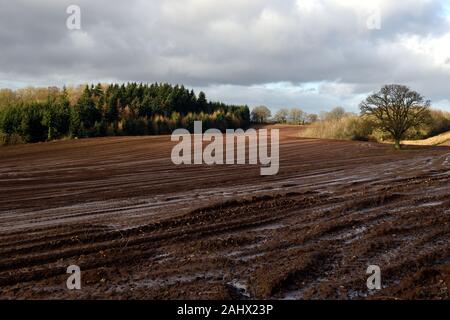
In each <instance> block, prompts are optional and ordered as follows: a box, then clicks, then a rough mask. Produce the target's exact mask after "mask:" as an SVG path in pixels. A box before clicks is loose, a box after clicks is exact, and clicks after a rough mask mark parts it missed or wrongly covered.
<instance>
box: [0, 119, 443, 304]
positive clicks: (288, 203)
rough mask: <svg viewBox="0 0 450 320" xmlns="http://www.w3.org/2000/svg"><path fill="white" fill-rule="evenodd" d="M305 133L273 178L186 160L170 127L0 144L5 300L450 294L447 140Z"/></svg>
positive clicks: (287, 140)
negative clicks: (73, 280) (76, 282)
mask: <svg viewBox="0 0 450 320" xmlns="http://www.w3.org/2000/svg"><path fill="white" fill-rule="evenodd" d="M296 130H297V129H295V128H289V127H286V128H282V129H281V141H280V156H281V159H280V172H279V174H278V175H276V176H260V166H249V165H235V166H227V165H220V166H207V165H195V166H175V165H173V164H172V162H171V160H170V154H171V149H172V147H173V146H174V144H175V143H173V142H170V137H168V136H164V137H113V138H98V139H86V140H78V141H59V142H53V143H45V144H34V145H23V146H13V147H5V148H0V190H1V192H0V298H3V299H4V298H12V299H14V298H33V299H41V298H62V299H76V298H83V299H84V298H106V299H109V298H113V299H127V298H137V299H184V298H187V299H213V298H219V299H248V298H250V299H260V298H262V299H266V298H274V299H367V298H369V299H396V298H407V299H408V298H413V299H422V298H424V299H427V298H433V299H449V298H450V291H449V288H450V184H449V181H450V147H446V146H442V147H409V148H407V149H406V150H404V151H401V152H395V151H393V150H392V147H391V146H389V145H383V144H375V143H366V142H350V141H329V140H314V139H300V138H297V137H296ZM73 264H75V265H78V266H80V268H81V272H82V273H81V281H82V289H81V290H74V291H69V290H67V288H66V280H67V278H68V276H69V275H68V274H66V269H67V267H68V266H69V265H73ZM369 265H378V266H380V268H381V279H382V286H383V289H382V290H379V291H369V290H368V289H367V286H366V280H367V278H368V277H369V275H366V269H367V267H368V266H369Z"/></svg>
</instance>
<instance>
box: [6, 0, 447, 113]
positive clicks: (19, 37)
mask: <svg viewBox="0 0 450 320" xmlns="http://www.w3.org/2000/svg"><path fill="white" fill-rule="evenodd" d="M1 1H2V2H1V8H0V46H1V53H0V80H1V82H0V83H8V82H10V83H21V84H53V83H56V84H62V83H69V84H70V83H80V82H86V81H148V82H151V81H169V82H173V83H184V84H186V85H191V86H196V87H199V88H208V90H210V91H211V92H212V94H213V96H214V97H217V98H218V99H219V98H221V97H224V98H225V99H227V97H228V96H229V92H228V91H227V90H228V89H229V88H233V90H234V93H235V95H236V97H242V100H244V101H242V102H251V101H254V100H257V102H259V101H260V99H255V98H253V97H248V95H249V94H252V93H253V94H257V93H259V94H260V95H261V96H264V97H265V98H266V100H267V101H269V104H271V105H275V104H279V105H282V104H285V103H286V104H288V103H292V101H295V100H296V99H302V98H304V99H305V101H312V102H311V105H314V107H315V106H316V105H320V104H321V102H320V99H322V101H323V104H324V105H325V104H329V103H339V102H342V103H344V104H345V103H349V104H350V103H352V104H353V102H354V101H353V98H352V94H359V93H367V92H368V91H371V90H375V89H377V88H378V87H379V86H380V85H381V84H383V83H391V82H401V83H405V84H410V85H412V86H414V88H415V89H417V90H422V91H423V93H424V94H426V95H430V96H431V98H433V99H436V100H445V99H446V94H447V92H448V91H447V88H445V86H444V83H445V82H447V83H448V79H449V75H450V69H449V67H450V66H449V65H448V63H446V62H447V61H448V59H449V58H450V52H449V49H443V50H444V53H445V52H447V53H448V57H442V50H440V49H439V41H441V42H442V41H444V42H445V41H447V42H448V38H447V37H445V35H446V34H448V32H449V29H448V27H449V22H448V19H447V18H446V16H445V15H444V10H443V8H442V4H443V3H442V2H441V1H433V0H408V1H396V2H394V1H387V0H386V1H373V3H370V4H368V2H363V1H356V0H348V1H344V0H329V1H325V0H322V1H321V0H318V1H312V0H304V1H302V0H299V1H293V0H290V1H275V0H261V1H256V0H249V1H240V0H239V1H238V0H228V1H212V0H170V1H144V0H131V1H126V2H125V1H123V2H119V1H114V2H113V1H106V0H96V1H88V0H80V1H60V0H43V1H32V0H28V1H25V0H20V1H6V0H1ZM72 4H75V5H79V6H80V7H81V14H82V29H81V30H79V31H71V30H68V29H67V28H66V24H65V23H66V18H67V17H68V15H67V14H66V8H67V7H68V6H69V5H72ZM377 8H379V9H380V13H381V16H380V17H381V28H380V29H379V30H370V29H368V28H367V19H368V18H369V17H371V15H373V14H374V12H376V9H377ZM416 38H417V39H416ZM411 39H413V40H414V39H416V40H417V41H411ZM439 39H442V40H439ZM447 44H448V43H447ZM445 47H446V46H445V45H444V46H442V48H445ZM447 47H450V45H449V46H447ZM445 50H446V51H445ZM439 51H441V53H440V55H441V56H439V57H436V56H435V55H436V54H437V53H438V52H439ZM438 58H439V59H440V60H439V59H438ZM436 59H438V60H436ZM442 59H443V60H442ZM441 60H442V61H441ZM446 80H447V81H446ZM277 82H280V83H288V84H289V85H287V86H284V87H283V86H281V87H279V88H277V89H267V87H264V86H261V85H263V84H266V83H277ZM305 83H316V84H317V86H318V87H321V89H320V90H318V91H317V92H316V93H315V95H314V93H312V94H311V93H305V92H304V91H302V90H298V91H295V90H294V92H292V90H291V89H289V88H288V87H289V86H298V87H301V85H302V84H305ZM324 83H325V84H324ZM327 83H329V84H330V85H331V87H330V85H328V89H327ZM227 88H228V89H227ZM255 88H257V90H256V89H255ZM324 88H325V89H324ZM221 90H222V91H221ZM255 90H256V91H255ZM221 92H222V93H221ZM318 95H321V96H322V97H318ZM230 99H231V98H230ZM317 99H319V100H317ZM255 103H256V102H255ZM325 107H326V106H325Z"/></svg>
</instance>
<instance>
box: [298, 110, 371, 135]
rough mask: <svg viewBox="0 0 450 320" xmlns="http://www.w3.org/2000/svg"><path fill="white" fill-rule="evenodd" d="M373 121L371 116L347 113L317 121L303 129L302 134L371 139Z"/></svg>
mask: <svg viewBox="0 0 450 320" xmlns="http://www.w3.org/2000/svg"><path fill="white" fill-rule="evenodd" d="M372 132H373V122H372V121H371V119H369V118H365V117H359V116H356V115H347V116H345V117H341V118H334V119H329V120H324V121H319V122H316V123H314V124H312V125H310V126H309V127H308V128H307V129H306V130H303V131H301V133H300V134H301V136H303V137H310V138H322V139H342V140H363V141H367V140H369V139H371V134H372Z"/></svg>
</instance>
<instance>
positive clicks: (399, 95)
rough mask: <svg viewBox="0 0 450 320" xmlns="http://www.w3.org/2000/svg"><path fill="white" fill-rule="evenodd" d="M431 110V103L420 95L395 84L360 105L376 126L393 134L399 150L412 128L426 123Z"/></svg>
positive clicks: (364, 113)
mask: <svg viewBox="0 0 450 320" xmlns="http://www.w3.org/2000/svg"><path fill="white" fill-rule="evenodd" d="M429 108H430V101H425V99H424V97H422V96H421V95H420V94H419V93H417V92H415V91H412V90H411V89H409V88H408V87H406V86H402V85H395V84H393V85H386V86H384V87H383V88H381V90H380V91H379V92H376V93H374V94H372V95H370V96H369V97H367V99H366V100H365V101H363V102H362V103H361V105H360V109H361V113H362V114H363V115H369V116H373V117H374V118H375V119H376V120H377V123H376V125H377V126H378V127H379V128H380V129H382V130H384V131H387V132H389V133H390V134H391V136H392V138H393V139H394V141H395V148H397V149H400V147H401V145H400V141H401V140H402V139H403V137H404V136H405V134H406V132H407V131H408V130H409V129H410V128H413V127H417V126H420V125H422V124H423V123H424V122H425V121H426V119H427V117H428V113H429Z"/></svg>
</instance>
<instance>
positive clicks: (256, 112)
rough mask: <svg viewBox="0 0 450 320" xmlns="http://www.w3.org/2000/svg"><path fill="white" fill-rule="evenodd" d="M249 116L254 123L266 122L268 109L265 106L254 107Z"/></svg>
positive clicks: (268, 113) (269, 114) (268, 116)
mask: <svg viewBox="0 0 450 320" xmlns="http://www.w3.org/2000/svg"><path fill="white" fill-rule="evenodd" d="M251 117H252V121H253V122H254V123H267V121H268V120H269V118H270V117H271V113H270V109H269V108H267V107H266V106H259V107H255V108H254V109H253V110H252V113H251Z"/></svg>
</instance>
